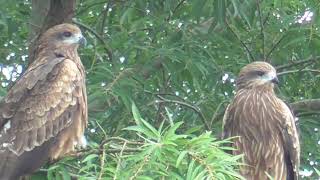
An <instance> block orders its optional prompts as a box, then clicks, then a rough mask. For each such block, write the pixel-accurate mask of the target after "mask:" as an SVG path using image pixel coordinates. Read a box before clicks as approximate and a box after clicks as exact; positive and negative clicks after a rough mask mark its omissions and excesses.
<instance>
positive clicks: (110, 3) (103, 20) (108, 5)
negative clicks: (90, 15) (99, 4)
mask: <svg viewBox="0 0 320 180" xmlns="http://www.w3.org/2000/svg"><path fill="white" fill-rule="evenodd" d="M112 3H113V1H112V0H110V1H109V2H108V3H107V6H106V8H105V9H104V10H103V14H102V20H101V29H100V34H101V36H102V37H103V36H104V31H103V30H104V26H105V23H106V19H107V17H108V13H109V8H110V6H111V5H112Z"/></svg>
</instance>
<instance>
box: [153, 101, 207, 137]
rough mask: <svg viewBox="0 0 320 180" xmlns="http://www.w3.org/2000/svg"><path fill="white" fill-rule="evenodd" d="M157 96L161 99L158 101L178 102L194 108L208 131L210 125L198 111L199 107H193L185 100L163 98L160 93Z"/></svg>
mask: <svg viewBox="0 0 320 180" xmlns="http://www.w3.org/2000/svg"><path fill="white" fill-rule="evenodd" d="M157 97H158V98H159V99H160V100H162V101H159V102H167V103H177V104H180V105H182V106H185V107H188V108H190V109H192V110H194V111H195V112H196V113H197V114H198V115H199V116H200V119H201V121H202V122H203V124H204V126H205V128H206V130H208V131H210V130H211V128H210V125H209V124H208V122H207V120H206V118H205V117H204V115H203V113H202V112H201V111H200V108H198V107H195V106H193V105H191V104H188V103H186V102H182V101H177V100H171V99H166V98H164V97H162V96H160V95H157Z"/></svg>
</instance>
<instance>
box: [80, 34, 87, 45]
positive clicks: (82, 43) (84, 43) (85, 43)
mask: <svg viewBox="0 0 320 180" xmlns="http://www.w3.org/2000/svg"><path fill="white" fill-rule="evenodd" d="M79 44H80V45H81V46H86V45H87V40H86V38H85V37H84V36H82V37H81V38H80V39H79Z"/></svg>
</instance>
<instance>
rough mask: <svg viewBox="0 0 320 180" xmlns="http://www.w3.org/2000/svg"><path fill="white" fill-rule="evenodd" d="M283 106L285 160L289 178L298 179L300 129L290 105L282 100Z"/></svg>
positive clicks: (281, 108) (282, 124)
mask: <svg viewBox="0 0 320 180" xmlns="http://www.w3.org/2000/svg"><path fill="white" fill-rule="evenodd" d="M280 101H281V100H280ZM280 104H281V107H280V108H279V109H280V110H281V112H282V116H283V120H284V122H282V123H281V126H282V127H281V132H282V138H283V148H284V153H285V161H286V164H287V172H288V174H287V179H293V180H297V179H298V178H299V166H300V144H299V136H298V131H297V128H296V125H295V121H294V117H293V115H292V112H291V111H290V109H289V107H288V106H287V105H286V104H285V103H284V102H282V101H281V103H280Z"/></svg>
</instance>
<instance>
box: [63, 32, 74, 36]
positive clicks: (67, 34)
mask: <svg viewBox="0 0 320 180" xmlns="http://www.w3.org/2000/svg"><path fill="white" fill-rule="evenodd" d="M71 35H72V34H71V32H69V31H65V32H63V36H64V37H70V36H71Z"/></svg>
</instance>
